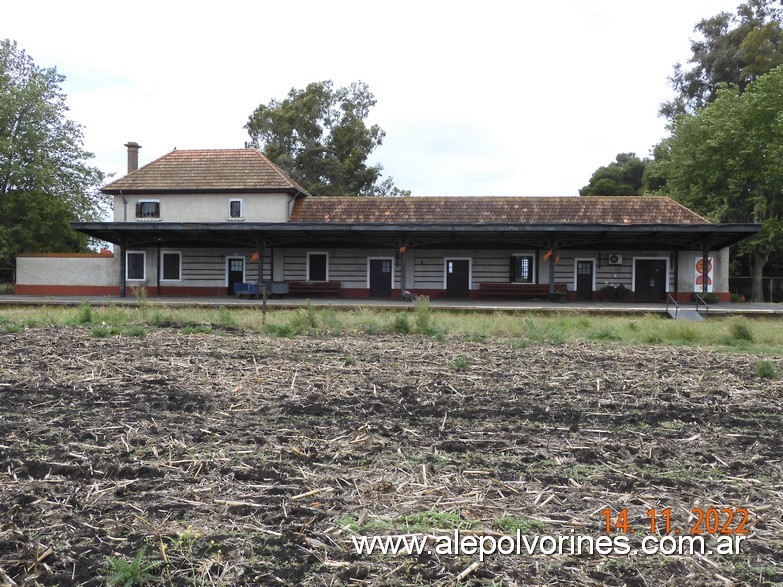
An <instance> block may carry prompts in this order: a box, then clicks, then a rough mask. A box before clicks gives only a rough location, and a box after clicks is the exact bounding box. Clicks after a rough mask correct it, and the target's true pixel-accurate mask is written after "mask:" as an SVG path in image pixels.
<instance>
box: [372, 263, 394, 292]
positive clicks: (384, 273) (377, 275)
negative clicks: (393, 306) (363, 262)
mask: <svg viewBox="0 0 783 587" xmlns="http://www.w3.org/2000/svg"><path fill="white" fill-rule="evenodd" d="M391 290H392V261H391V259H370V297H371V298H390V297H391Z"/></svg>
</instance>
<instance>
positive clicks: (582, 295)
mask: <svg viewBox="0 0 783 587" xmlns="http://www.w3.org/2000/svg"><path fill="white" fill-rule="evenodd" d="M594 268H595V261H591V260H579V259H577V260H576V299H577V300H585V301H591V300H592V299H593V276H594Z"/></svg>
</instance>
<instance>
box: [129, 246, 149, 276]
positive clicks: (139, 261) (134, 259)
mask: <svg viewBox="0 0 783 587" xmlns="http://www.w3.org/2000/svg"><path fill="white" fill-rule="evenodd" d="M125 279H127V280H128V281H144V280H146V279H147V253H146V252H144V251H127V252H126V253H125Z"/></svg>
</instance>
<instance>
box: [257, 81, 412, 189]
mask: <svg viewBox="0 0 783 587" xmlns="http://www.w3.org/2000/svg"><path fill="white" fill-rule="evenodd" d="M373 106H375V97H374V96H373V95H372V93H371V92H370V89H369V87H368V86H367V84H365V83H363V82H354V83H352V84H351V85H350V86H348V87H344V88H334V87H333V85H332V82H331V81H323V82H314V83H311V84H309V85H308V86H307V87H306V88H305V89H304V90H298V89H296V88H291V91H290V92H288V96H287V97H286V98H285V99H284V100H282V101H278V100H274V99H273V100H271V101H270V102H269V104H266V105H264V104H262V105H260V106H259V107H258V108H256V109H255V111H254V112H253V114H252V115H251V116H250V118H249V120H248V121H247V124H246V125H245V128H246V129H247V131H248V134H249V135H250V138H251V143H252V145H253V146H254V147H256V148H260V149H262V151H263V152H264V154H265V155H266V156H267V157H269V158H270V159H271V160H272V161H274V162H275V163H276V164H277V165H278V166H279V167H281V168H282V169H283V170H284V171H285V172H286V173H288V174H289V175H290V176H291V177H292V178H293V179H295V180H296V181H297V182H298V183H299V184H300V185H301V186H302V187H304V188H305V189H306V190H307V191H308V192H310V193H311V194H313V195H404V194H406V193H407V192H403V191H401V190H398V189H397V188H395V187H394V182H393V180H392V178H387V179H385V180H383V181H380V178H381V171H382V170H383V167H382V166H381V165H378V164H376V165H369V164H368V162H367V160H368V158H369V156H370V154H371V153H372V152H373V151H374V150H375V149H376V148H377V147H379V146H380V145H381V143H382V142H383V137H384V135H385V133H384V131H383V130H381V127H380V126H378V125H377V124H373V125H371V126H368V125H367V123H366V122H365V119H366V118H367V116H368V115H369V113H370V109H371V108H372V107H373Z"/></svg>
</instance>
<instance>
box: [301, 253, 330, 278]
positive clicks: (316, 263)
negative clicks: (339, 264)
mask: <svg viewBox="0 0 783 587" xmlns="http://www.w3.org/2000/svg"><path fill="white" fill-rule="evenodd" d="M306 278H307V281H329V253H320V252H318V253H316V252H313V253H307V276H306Z"/></svg>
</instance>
